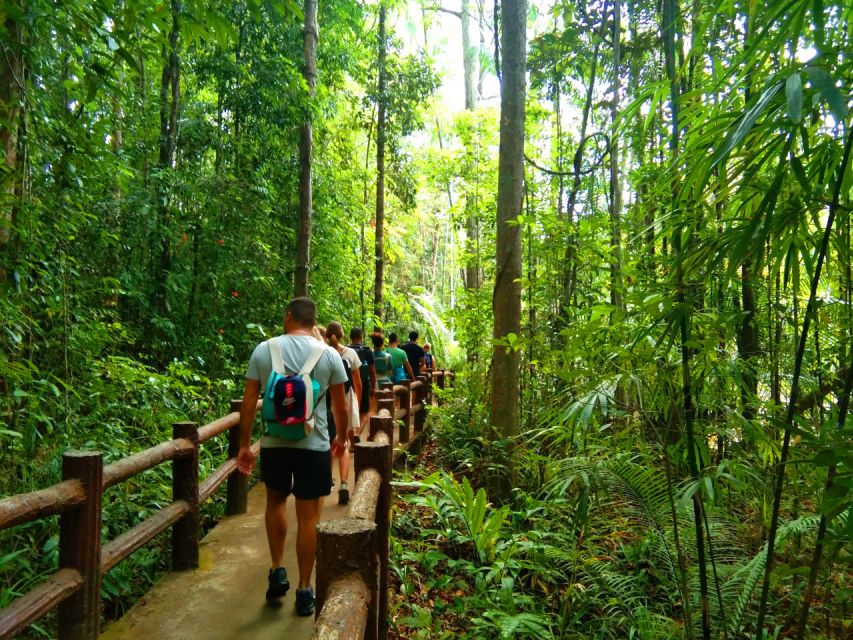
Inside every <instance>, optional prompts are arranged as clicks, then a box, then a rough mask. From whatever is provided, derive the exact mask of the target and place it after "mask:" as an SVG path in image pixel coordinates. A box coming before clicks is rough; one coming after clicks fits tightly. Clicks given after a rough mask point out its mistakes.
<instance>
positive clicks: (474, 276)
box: [459, 0, 483, 355]
mask: <svg viewBox="0 0 853 640" xmlns="http://www.w3.org/2000/svg"><path fill="white" fill-rule="evenodd" d="M459 20H460V23H461V26H462V76H463V79H464V86H465V110H466V111H473V110H474V109H476V108H477V102H476V97H475V93H474V90H475V87H474V75H475V73H476V71H477V60H476V55H477V50H476V49H475V48H474V46H473V44H472V43H471V1H470V0H462V5H461V10H460V12H459ZM469 192H470V190H469ZM465 235H466V236H467V241H466V243H465V249H466V250H465V253H466V256H465V288H466V289H479V288H480V286H481V285H482V282H483V270H482V268H481V266H480V256H479V249H480V221H479V219H478V216H477V203H476V202H475V200H474V198H471V197H470V196H466V198H465ZM469 355H471V354H469Z"/></svg>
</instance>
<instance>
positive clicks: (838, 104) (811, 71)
mask: <svg viewBox="0 0 853 640" xmlns="http://www.w3.org/2000/svg"><path fill="white" fill-rule="evenodd" d="M806 73H807V74H808V76H809V80H811V82H812V84H813V85H814V87H815V88H816V89H817V90H818V91H819V92H820V94H821V95H822V96H823V98H824V100H826V102H827V105H828V106H829V110H830V111H831V112H832V115H833V116H835V119H836V120H838V121H839V122H840V121H842V120H844V119H845V118H846V117H847V112H848V109H847V101H846V100H845V98H844V96H843V95H842V94H841V91H839V89H838V87H836V86H835V80H834V79H833V78H832V77H831V76H830V75H829V74H828V73H827V72H826V71H825V70H824V69H821V68H820V67H811V66H808V67H806Z"/></svg>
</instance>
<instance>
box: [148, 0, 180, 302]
mask: <svg viewBox="0 0 853 640" xmlns="http://www.w3.org/2000/svg"><path fill="white" fill-rule="evenodd" d="M171 11H172V29H171V31H170V32H169V44H168V45H167V46H164V47H163V73H162V75H161V77H160V154H159V158H158V167H159V169H160V173H161V176H160V178H159V179H158V180H157V191H158V194H157V195H158V219H157V227H158V242H159V244H160V247H159V248H160V256H159V259H158V261H157V266H156V269H155V274H154V299H153V305H152V306H153V309H154V313H155V314H156V315H158V316H160V317H163V316H165V315H166V313H167V306H166V281H167V280H168V277H169V273H170V272H171V269H172V253H171V238H170V230H169V226H170V224H171V219H170V218H171V215H170V206H171V202H170V194H169V189H168V186H167V181H166V180H165V174H167V173H169V172H171V171H172V170H173V169H174V165H175V151H176V149H177V143H178V110H179V109H180V102H181V85H180V64H179V61H178V36H179V33H180V23H179V14H180V2H179V0H172V2H171Z"/></svg>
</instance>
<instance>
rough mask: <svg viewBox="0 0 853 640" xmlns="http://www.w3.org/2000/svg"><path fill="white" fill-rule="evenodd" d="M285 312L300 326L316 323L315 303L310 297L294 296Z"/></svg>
mask: <svg viewBox="0 0 853 640" xmlns="http://www.w3.org/2000/svg"><path fill="white" fill-rule="evenodd" d="M287 313H289V314H290V317H291V318H293V321H294V322H295V323H296V324H298V325H299V326H301V327H313V326H314V325H315V324H317V305H316V304H314V301H313V300H312V299H311V298H305V297H300V298H294V299H293V300H291V301H290V302H289V303H288V305H287Z"/></svg>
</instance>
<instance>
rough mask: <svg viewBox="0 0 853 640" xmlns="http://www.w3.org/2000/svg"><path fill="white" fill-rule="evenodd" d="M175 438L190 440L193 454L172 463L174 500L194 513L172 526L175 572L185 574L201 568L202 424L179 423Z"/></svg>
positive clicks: (174, 434) (174, 429)
mask: <svg viewBox="0 0 853 640" xmlns="http://www.w3.org/2000/svg"><path fill="white" fill-rule="evenodd" d="M172 437H174V438H186V439H187V440H189V441H190V442H192V443H193V451H192V453H191V454H190V455H189V456H187V457H186V458H178V459H176V460H173V461H172V500H186V501H187V502H188V503H189V505H190V512H189V513H188V514H187V515H185V516H184V517H183V518H181V519H180V520H178V521H177V522H176V523H175V524H174V526H173V527H172V569H173V570H175V571H183V570H185V569H195V568H197V567H198V539H199V534H200V529H201V514H200V511H199V503H198V425H197V424H196V423H195V422H176V423H175V424H174V425H172Z"/></svg>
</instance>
